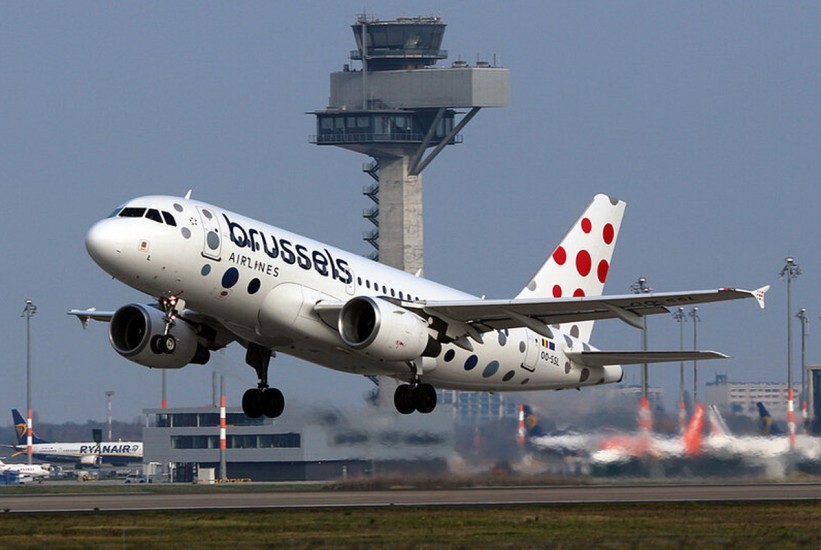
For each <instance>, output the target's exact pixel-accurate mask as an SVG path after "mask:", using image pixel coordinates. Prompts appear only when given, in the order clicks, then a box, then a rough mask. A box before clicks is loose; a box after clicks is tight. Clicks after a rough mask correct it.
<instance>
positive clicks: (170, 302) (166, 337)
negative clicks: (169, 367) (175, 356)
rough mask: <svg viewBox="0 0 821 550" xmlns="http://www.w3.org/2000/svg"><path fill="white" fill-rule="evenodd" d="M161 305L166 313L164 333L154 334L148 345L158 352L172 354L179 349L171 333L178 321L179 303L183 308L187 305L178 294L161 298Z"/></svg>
mask: <svg viewBox="0 0 821 550" xmlns="http://www.w3.org/2000/svg"><path fill="white" fill-rule="evenodd" d="M159 305H160V307H161V308H162V310H163V313H165V317H164V318H163V321H164V322H165V327H164V328H163V331H162V334H157V335H156V336H153V337H152V338H151V341H150V342H149V343H148V345H149V346H151V351H153V352H154V353H156V354H161V353H168V354H171V353H174V351H175V350H176V349H177V339H176V338H174V336H173V335H172V334H171V328H172V327H173V326H174V325H175V324H176V323H177V315H178V314H179V313H178V310H177V305H179V306H180V308H181V309H182V308H184V307H185V302H184V301H183V300H179V299H178V298H177V297H176V296H172V297H170V298H160V299H159Z"/></svg>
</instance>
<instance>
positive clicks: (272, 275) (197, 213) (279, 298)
mask: <svg viewBox="0 0 821 550" xmlns="http://www.w3.org/2000/svg"><path fill="white" fill-rule="evenodd" d="M126 206H133V207H139V208H149V209H157V210H159V211H164V212H167V213H171V214H172V215H173V217H174V220H175V221H174V224H175V225H170V224H168V223H167V222H159V221H154V220H152V219H148V218H145V217H133V218H129V217H110V218H107V219H104V220H102V221H100V222H98V223H97V224H96V225H95V226H94V227H92V228H91V230H90V231H89V234H88V236H87V238H86V244H87V247H88V249H89V253H90V254H91V256H92V257H93V258H94V260H95V261H96V262H97V263H98V264H99V265H100V266H101V267H102V268H103V269H105V270H106V271H107V272H108V273H110V274H111V275H112V276H114V277H115V278H117V279H119V280H120V281H122V282H124V283H126V284H128V285H129V286H131V287H133V288H136V289H138V290H140V291H142V292H144V293H146V294H149V295H151V296H153V297H172V296H175V297H177V298H180V299H182V300H184V301H185V307H186V308H187V309H189V310H191V311H195V312H197V313H199V314H202V315H205V316H207V317H210V318H213V319H215V320H216V321H218V322H219V323H220V324H221V325H222V326H223V327H224V328H225V329H227V330H229V331H230V332H231V333H232V334H233V335H235V337H236V338H237V339H238V340H239V341H241V342H243V343H247V342H249V341H250V342H255V343H257V344H260V345H262V346H264V347H266V348H270V349H273V350H275V351H278V352H281V353H285V354H288V355H293V356H296V357H299V358H302V359H305V360H307V361H310V362H313V363H317V364H320V365H323V366H326V367H329V368H333V369H337V370H341V371H345V372H351V373H356V374H368V375H388V376H394V377H396V378H399V379H403V380H408V379H409V378H410V376H411V374H412V372H411V368H410V366H409V364H408V363H407V362H403V361H383V360H380V359H378V358H375V357H372V356H370V355H368V354H367V353H364V352H362V351H358V350H354V349H352V348H351V347H350V346H348V345H346V344H345V342H344V341H343V340H342V338H341V337H340V334H339V330H338V328H337V327H336V326H333V325H332V323H327V322H326V321H324V320H323V319H322V318H321V317H320V315H319V314H318V313H317V312H316V310H315V307H314V306H315V304H316V303H317V302H320V301H322V302H323V303H344V302H347V301H348V300H350V299H351V298H353V297H355V296H373V297H383V298H385V299H387V300H391V301H395V302H396V303H401V302H402V301H406V302H414V303H415V304H416V305H417V306H418V304H419V302H420V301H430V300H465V299H474V300H478V298H476V297H474V296H471V295H469V294H466V293H463V292H460V291H458V290H455V289H452V288H448V287H446V286H443V285H440V284H437V283H434V282H431V281H428V280H425V279H422V278H419V277H415V276H413V275H411V274H408V273H405V272H402V271H400V270H397V269H394V268H391V267H388V266H385V265H383V264H379V263H377V262H373V261H370V260H368V259H365V258H363V257H361V256H357V255H355V254H351V253H349V252H345V251H343V250H340V249H337V248H334V247H331V246H328V245H325V244H323V243H320V242H317V241H313V240H311V239H308V238H306V237H303V236H300V235H296V234H293V233H290V232H288V231H285V230H283V229H280V228H278V227H274V226H270V225H266V224H264V223H261V222H259V221H256V220H253V219H250V218H247V217H244V216H241V215H239V214H236V213H233V212H229V211H227V210H223V209H221V208H218V207H216V206H212V205H209V204H205V203H201V202H198V201H194V200H190V199H183V198H177V197H166V196H151V197H142V198H138V199H134V200H132V201H129V203H128V204H127V205H126ZM554 334H555V336H556V338H554V339H550V340H548V339H546V338H543V337H542V336H540V335H537V334H536V333H534V332H532V331H531V330H529V329H526V328H515V329H507V330H501V331H491V332H487V333H485V334H483V338H482V342H478V341H473V340H471V345H472V347H473V350H472V351H468V350H467V349H463V347H460V346H456V345H454V344H445V345H443V346H442V349H441V352H440V353H438V355H437V356H436V357H424V358H423V359H421V360H420V361H418V362H417V365H416V367H417V368H419V369H420V370H421V374H422V375H423V377H424V381H425V382H426V383H429V384H433V385H435V386H437V387H440V388H449V389H465V390H484V391H515V390H536V389H557V388H572V387H579V386H587V385H595V384H600V383H610V382H617V381H619V380H620V379H621V374H622V371H621V368H620V367H618V366H605V367H583V366H580V365H577V364H574V363H573V362H572V361H571V360H570V359H568V357H567V356H566V355H565V351H567V350H573V351H579V350H582V349H591V348H590V347H589V346H588V344H586V343H584V342H582V341H579V340H577V339H575V338H573V337H571V336H569V335H565V334H563V333H561V332H559V331H558V330H555V329H554Z"/></svg>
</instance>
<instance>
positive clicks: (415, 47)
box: [310, 15, 510, 273]
mask: <svg viewBox="0 0 821 550" xmlns="http://www.w3.org/2000/svg"><path fill="white" fill-rule="evenodd" d="M445 26H446V25H445V24H444V23H443V22H442V20H441V18H439V17H413V18H401V19H394V20H390V21H380V20H377V19H372V18H368V17H366V16H364V15H363V16H359V17H358V18H357V21H356V23H355V24H354V25H352V28H353V33H354V38H355V39H356V46H357V49H356V50H353V51H352V52H351V54H350V58H351V60H352V61H357V62H359V63H360V64H361V68H359V69H356V68H352V67H351V65H350V64H345V65H344V67H343V69H342V71H341V72H335V73H331V94H330V100H329V104H328V108H327V109H326V110H324V111H315V112H313V113H312V114H314V115H316V135H314V136H311V138H310V141H311V143H315V144H317V145H334V146H337V147H343V148H345V149H348V150H350V151H355V152H357V153H362V154H365V155H368V156H370V157H373V162H371V163H370V164H368V165H367V167H366V168H365V172H367V173H368V174H370V175H371V176H372V177H373V178H374V180H375V181H376V183H375V184H373V185H371V186H369V187H367V188H366V189H365V194H366V195H367V196H369V197H370V198H371V199H372V200H373V201H374V203H375V206H374V207H373V208H371V209H369V210H367V211H366V212H365V214H364V216H365V218H367V219H368V220H370V221H371V222H372V223H373V224H374V225H376V228H375V229H374V230H373V231H371V232H370V233H368V234H366V236H365V240H366V241H368V242H370V243H371V244H372V245H373V246H374V248H376V252H375V253H374V254H373V255H372V256H371V257H372V258H374V259H378V260H379V261H380V262H382V263H384V264H387V265H390V266H393V267H396V268H399V269H403V270H405V271H408V272H411V273H417V272H419V273H421V272H422V271H423V269H424V256H423V232H422V170H424V169H425V167H426V166H427V165H428V164H430V162H431V161H432V160H433V159H434V158H435V157H436V156H437V155H438V154H439V153H440V152H441V151H442V149H444V148H445V146H446V145H451V144H456V143H461V142H462V136H461V135H460V134H459V132H460V131H461V130H462V129H463V128H464V127H465V125H466V124H467V123H468V122H470V120H471V119H472V118H473V117H474V116H475V115H476V113H478V112H479V110H480V109H481V108H482V107H504V106H506V105H507V104H508V103H509V97H510V73H509V71H508V70H507V69H503V68H499V67H495V66H493V65H492V64H491V63H489V62H486V61H478V62H476V64H475V65H474V66H470V65H469V64H468V63H466V62H464V61H455V62H453V63H452V65H451V66H450V67H449V68H439V67H434V65H435V64H436V62H437V61H439V60H444V59H447V57H448V54H447V51H446V50H443V49H441V46H442V39H443V38H444V35H445ZM456 109H464V110H467V112H463V113H458V112H457V111H456ZM457 115H461V117H460V118H459V119H457ZM431 148H432V150H431V151H428V149H431ZM426 152H427V156H426V155H425V153H426Z"/></svg>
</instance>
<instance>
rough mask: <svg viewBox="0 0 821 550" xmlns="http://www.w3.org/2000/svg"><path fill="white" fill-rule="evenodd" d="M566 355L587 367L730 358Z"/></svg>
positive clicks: (683, 353) (638, 353)
mask: <svg viewBox="0 0 821 550" xmlns="http://www.w3.org/2000/svg"><path fill="white" fill-rule="evenodd" d="M566 353H567V356H568V357H569V358H570V359H572V360H573V362H575V363H579V364H581V365H584V366H586V367H604V366H607V365H638V364H640V363H670V362H674V361H702V360H704V361H706V360H708V359H727V358H728V357H729V356H728V355H724V354H723V353H719V352H717V351H568V352H566Z"/></svg>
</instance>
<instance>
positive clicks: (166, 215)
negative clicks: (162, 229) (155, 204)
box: [162, 210, 177, 227]
mask: <svg viewBox="0 0 821 550" xmlns="http://www.w3.org/2000/svg"><path fill="white" fill-rule="evenodd" d="M162 217H163V219H164V220H165V223H167V224H168V225H173V226H175V227H176V225H177V222H176V221H175V220H174V216H172V215H171V214H170V213H168V212H166V211H165V210H163V211H162Z"/></svg>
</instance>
